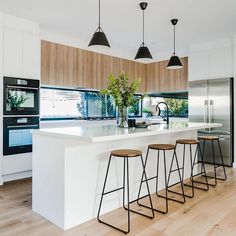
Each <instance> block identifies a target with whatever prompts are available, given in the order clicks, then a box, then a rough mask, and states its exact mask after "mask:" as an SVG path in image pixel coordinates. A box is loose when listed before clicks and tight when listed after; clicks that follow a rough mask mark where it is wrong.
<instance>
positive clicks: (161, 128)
mask: <svg viewBox="0 0 236 236" xmlns="http://www.w3.org/2000/svg"><path fill="white" fill-rule="evenodd" d="M220 126H221V124H219V123H193V122H186V121H173V122H170V124H169V125H167V124H158V125H151V126H149V127H148V128H146V129H145V128H135V129H133V128H131V129H121V128H117V127H116V126H115V125H111V124H109V125H96V126H93V125H90V126H78V127H63V128H46V129H39V130H34V131H33V134H35V135H44V136H51V137H58V138H68V139H78V140H80V141H85V142H92V143H96V142H104V141H114V140H121V139H122V140H123V139H130V138H139V137H145V136H152V135H158V134H171V133H176V132H184V131H192V130H200V129H205V128H214V127H220Z"/></svg>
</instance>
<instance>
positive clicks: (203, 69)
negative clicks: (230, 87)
mask: <svg viewBox="0 0 236 236" xmlns="http://www.w3.org/2000/svg"><path fill="white" fill-rule="evenodd" d="M232 76H233V47H232V40H231V39H223V40H217V41H213V42H208V43H204V44H199V45H194V46H192V47H191V49H190V54H189V80H190V81H194V80H204V79H217V78H224V77H232Z"/></svg>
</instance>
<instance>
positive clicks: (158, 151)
mask: <svg viewBox="0 0 236 236" xmlns="http://www.w3.org/2000/svg"><path fill="white" fill-rule="evenodd" d="M150 149H151V150H157V149H152V148H149V147H148V150H147V154H146V159H145V164H144V165H145V168H146V165H147V160H148V155H149V150H150ZM160 151H163V158H164V172H165V196H163V195H160V194H158V179H159V178H158V176H159V159H160ZM165 151H166V150H159V149H158V150H157V173H156V176H153V177H151V178H148V179H146V180H147V181H149V180H153V179H156V195H157V196H158V197H161V198H165V199H166V201H165V202H166V206H165V210H164V211H162V210H159V209H157V208H153V210H154V211H157V212H160V213H162V214H166V213H168V200H171V201H175V202H179V203H185V196H184V188H183V185H182V184H181V188H182V197H183V201H181V200H177V199H174V198H170V197H168V188H169V186H168V185H169V181H170V174H171V171H169V174H168V180H167V168H166V154H165ZM174 159H175V160H176V165H177V169H176V170H174V171H178V174H179V179H180V183H182V179H181V174H180V168H179V163H178V159H177V155H176V152H175V149H174V153H173V157H172V161H171V167H172V166H173V162H174ZM171 167H170V168H171ZM174 171H173V172H174ZM143 177H144V175H143V176H142V179H141V182H140V187H139V193H138V204H139V205H140V206H143V207H146V208H149V209H150V207H148V206H146V205H144V204H141V203H140V202H139V200H140V199H142V198H145V197H147V196H148V195H146V196H143V197H140V193H141V188H142V184H143V182H145V180H144V179H143Z"/></svg>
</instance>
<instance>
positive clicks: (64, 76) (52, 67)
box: [41, 41, 188, 92]
mask: <svg viewBox="0 0 236 236" xmlns="http://www.w3.org/2000/svg"><path fill="white" fill-rule="evenodd" d="M41 60H42V63H41V64H42V68H41V70H42V71H41V75H42V80H41V82H42V84H44V85H52V86H53V85H54V86H63V87H72V88H92V89H103V88H106V86H107V79H108V75H109V74H113V75H114V76H118V75H119V74H120V73H128V75H129V79H130V81H134V80H137V79H141V83H140V87H139V92H152V91H155V92H157V91H176V90H186V89H187V80H188V78H187V71H188V68H187V67H188V65H187V58H182V59H181V60H182V62H183V65H184V68H183V69H182V70H175V71H174V70H167V69H166V63H167V61H162V62H156V63H151V64H142V63H138V62H135V61H130V60H126V59H122V58H117V57H112V56H107V55H103V54H99V53H94V52H91V51H87V50H83V49H78V48H73V47H69V46H65V45H61V44H56V43H52V42H48V41H42V52H41Z"/></svg>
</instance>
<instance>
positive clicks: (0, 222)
mask: <svg viewBox="0 0 236 236" xmlns="http://www.w3.org/2000/svg"><path fill="white" fill-rule="evenodd" d="M227 173H228V180H227V181H226V182H223V181H219V184H218V186H217V187H216V188H213V187H211V188H210V190H209V191H208V192H204V191H200V190H196V191H195V193H196V194H195V197H194V198H193V199H187V202H186V203H185V204H178V203H175V202H170V209H169V213H168V214H167V215H163V214H160V213H156V215H155V219H153V220H150V219H147V218H144V217H142V216H139V215H136V214H132V217H131V233H130V234H129V235H137V236H154V235H155V236H156V235H163V236H166V235H175V236H177V235H181V236H183V235H186V236H195V235H196V236H202V235H209V236H213V235H216V236H226V235H236V169H232V168H229V169H227ZM153 199H155V200H154V204H155V205H157V204H159V205H160V206H163V205H164V202H163V200H160V199H156V198H155V196H154V197H153ZM133 207H134V208H135V209H138V210H142V209H140V208H139V207H138V206H136V205H134V206H133ZM145 212H146V211H145ZM104 219H107V220H109V221H110V222H114V223H116V224H117V225H119V226H122V227H125V226H126V225H125V221H126V212H124V211H123V209H118V210H115V211H113V212H111V213H109V214H106V215H105V216H104ZM9 235H11V236H13V235H14V236H100V235H104V236H108V235H112V236H113V235H114V236H116V235H124V234H122V233H120V232H118V231H116V230H113V229H111V228H110V227H107V226H105V225H103V224H99V223H98V222H97V221H96V220H91V221H89V222H87V223H85V224H82V225H80V226H78V227H75V228H73V229H71V230H69V231H67V232H64V231H62V230H61V229H59V228H58V227H56V226H55V225H53V224H52V223H50V222H49V221H47V220H45V219H44V218H42V217H41V216H39V215H38V214H36V213H34V212H33V211H32V210H31V181H30V180H25V181H20V182H12V183H8V184H5V185H4V186H2V187H0V236H9Z"/></svg>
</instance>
